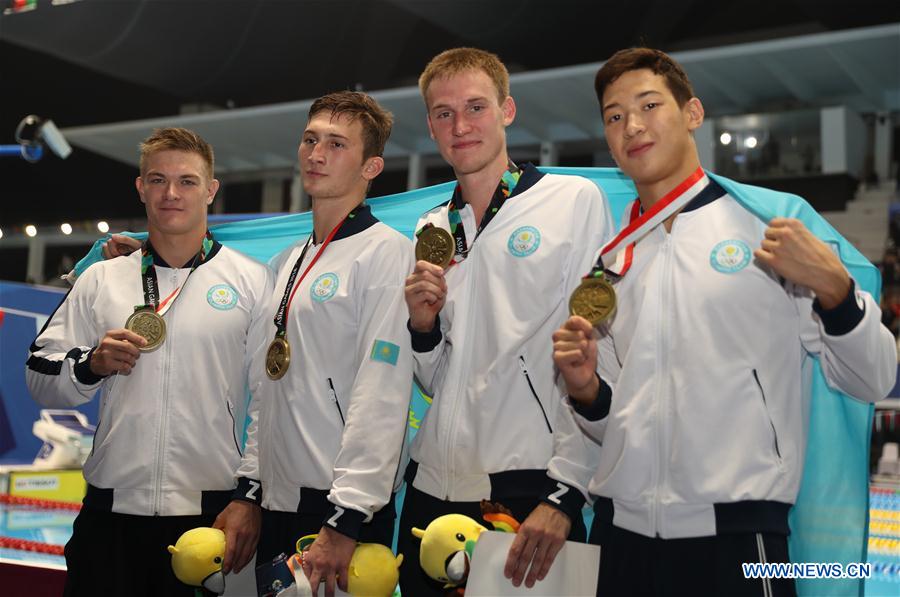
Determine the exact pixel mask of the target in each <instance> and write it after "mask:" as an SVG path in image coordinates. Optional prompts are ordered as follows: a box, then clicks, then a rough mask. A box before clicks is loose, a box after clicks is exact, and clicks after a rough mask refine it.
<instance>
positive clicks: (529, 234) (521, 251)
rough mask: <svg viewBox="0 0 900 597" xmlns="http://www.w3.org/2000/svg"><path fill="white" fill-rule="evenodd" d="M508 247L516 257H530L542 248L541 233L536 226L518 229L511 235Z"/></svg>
mask: <svg viewBox="0 0 900 597" xmlns="http://www.w3.org/2000/svg"><path fill="white" fill-rule="evenodd" d="M506 246H507V247H508V248H509V252H510V253H512V254H513V255H514V256H515V257H528V256H529V255H531V254H532V253H534V252H535V251H537V250H538V247H540V246H541V233H540V231H539V230H538V229H537V228H535V227H534V226H522V227H521V228H516V229H515V230H513V233H512V234H510V235H509V241H508V242H507V243H506Z"/></svg>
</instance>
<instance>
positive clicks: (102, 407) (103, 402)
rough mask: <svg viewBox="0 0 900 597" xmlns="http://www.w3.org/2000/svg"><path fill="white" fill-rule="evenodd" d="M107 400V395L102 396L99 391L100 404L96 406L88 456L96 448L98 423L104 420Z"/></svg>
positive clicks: (98, 435) (100, 423)
mask: <svg viewBox="0 0 900 597" xmlns="http://www.w3.org/2000/svg"><path fill="white" fill-rule="evenodd" d="M108 401H109V396H108V395H107V396H104V395H103V393H102V392H101V394H100V406H99V407H98V408H97V426H96V427H94V439H93V440H91V453H90V454H88V458H90V457H91V456H93V455H94V450H96V449H97V442H98V441H99V440H100V425H102V424H103V421H104V418H105V417H104V414H105V413H104V411H105V410H106V403H107V402H108Z"/></svg>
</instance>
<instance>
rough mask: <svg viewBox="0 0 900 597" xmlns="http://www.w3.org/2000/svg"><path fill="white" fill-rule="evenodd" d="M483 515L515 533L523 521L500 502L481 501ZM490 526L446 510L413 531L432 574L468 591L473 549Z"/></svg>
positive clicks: (496, 527)
mask: <svg viewBox="0 0 900 597" xmlns="http://www.w3.org/2000/svg"><path fill="white" fill-rule="evenodd" d="M481 511H482V517H483V518H484V520H486V521H487V522H489V523H490V524H491V526H493V527H494V530H495V531H503V532H507V533H515V532H517V531H518V530H519V523H518V521H516V519H515V518H513V517H512V513H511V512H510V511H509V510H507V509H506V508H504V507H503V506H501V505H499V504H493V503H491V502H488V501H487V500H483V501H482V502H481ZM486 530H488V529H487V528H486V527H484V526H482V525H481V524H479V523H478V522H476V521H475V520H474V519H472V518H469V517H468V516H465V515H463V514H445V515H444V516H439V517H437V518H435V519H434V520H432V521H431V522H430V523H429V524H428V526H427V527H425V530H424V531H423V530H422V529H417V528H413V530H412V534H413V535H414V536H415V537H418V538H419V539H421V540H422V544H421V546H420V547H419V564H420V565H421V566H422V570H424V571H425V574H427V575H428V576H429V577H430V578H432V579H434V580H436V581H438V582H442V583H444V588H445V589H453V588H456V594H458V595H464V594H465V592H464V590H463V588H462V587H463V586H464V585H465V584H466V580H468V578H469V569H470V567H471V564H470V563H471V560H472V552H473V551H474V550H475V543H477V541H478V538H479V537H480V536H481V533H483V532H484V531H486Z"/></svg>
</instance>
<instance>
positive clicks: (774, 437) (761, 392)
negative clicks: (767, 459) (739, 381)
mask: <svg viewBox="0 0 900 597" xmlns="http://www.w3.org/2000/svg"><path fill="white" fill-rule="evenodd" d="M753 380H754V381H755V382H756V387H757V389H759V395H760V397H761V398H762V407H763V412H764V413H765V415H766V419H767V420H768V421H769V426H770V427H771V428H772V444H773V447H774V448H775V457H776V458H777V459H778V463H779V464H781V449H780V448H779V447H778V431H777V430H776V429H775V422H774V421H773V420H772V415H771V414H770V413H769V405H768V403H767V402H766V391H765V390H763V387H762V383H761V382H760V381H759V373H757V372H756V369H753Z"/></svg>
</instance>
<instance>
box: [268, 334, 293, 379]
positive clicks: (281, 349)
mask: <svg viewBox="0 0 900 597" xmlns="http://www.w3.org/2000/svg"><path fill="white" fill-rule="evenodd" d="M290 364H291V345H290V344H288V341H287V339H286V338H284V337H282V336H276V337H275V339H274V340H272V343H271V344H269V349H268V350H267V351H266V375H268V376H269V379H271V380H276V379H281V378H282V377H284V374H285V373H286V372H287V370H288V367H289V366H290Z"/></svg>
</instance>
